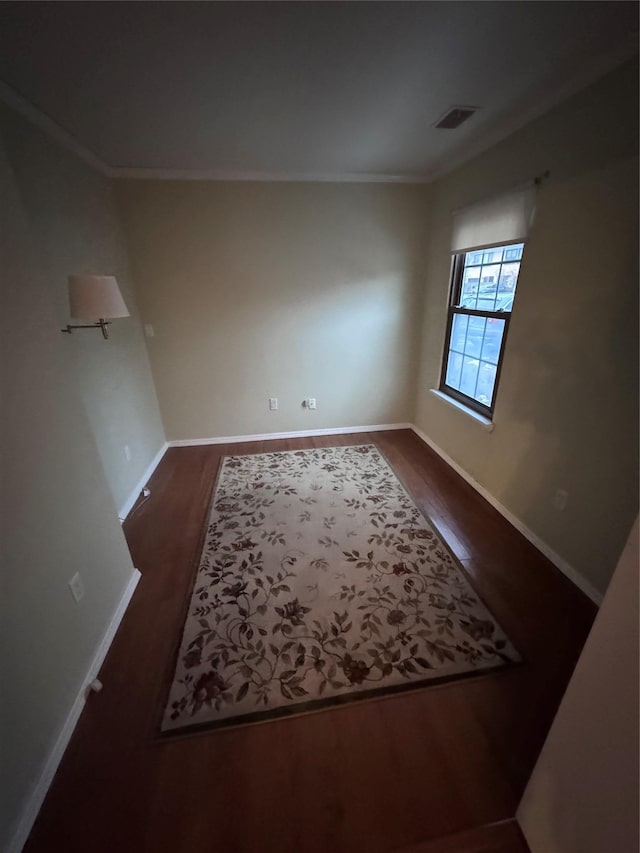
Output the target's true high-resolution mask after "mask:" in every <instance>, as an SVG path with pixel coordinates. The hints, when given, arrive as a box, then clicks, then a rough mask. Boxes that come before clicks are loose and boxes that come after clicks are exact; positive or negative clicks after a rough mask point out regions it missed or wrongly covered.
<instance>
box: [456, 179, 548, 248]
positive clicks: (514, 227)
mask: <svg viewBox="0 0 640 853" xmlns="http://www.w3.org/2000/svg"><path fill="white" fill-rule="evenodd" d="M535 204H536V187H535V185H532V186H529V187H526V188H524V189H519V190H515V191H513V192H509V193H505V194H504V195H501V196H496V197H495V198H492V199H489V200H488V201H479V202H477V203H476V204H472V205H470V206H469V207H464V208H462V209H461V210H457V211H456V212H455V213H454V214H453V233H452V237H451V251H452V252H453V253H454V254H458V253H459V252H470V251H472V250H473V249H483V248H487V247H489V246H503V245H506V244H507V243H524V241H525V240H526V239H527V234H528V233H529V228H530V226H531V223H532V222H533V214H534V211H535Z"/></svg>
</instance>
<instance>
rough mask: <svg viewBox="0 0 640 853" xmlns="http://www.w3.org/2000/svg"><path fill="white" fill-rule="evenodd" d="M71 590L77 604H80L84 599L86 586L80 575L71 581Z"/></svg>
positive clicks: (76, 575) (76, 574)
mask: <svg viewBox="0 0 640 853" xmlns="http://www.w3.org/2000/svg"><path fill="white" fill-rule="evenodd" d="M69 589H70V590H71V595H72V596H73V597H74V598H75V600H76V604H80V601H81V600H82V597H83V596H84V584H83V583H82V578H81V577H80V575H79V574H78V572H76V573H75V575H74V576H73V577H72V578H71V580H70V581H69Z"/></svg>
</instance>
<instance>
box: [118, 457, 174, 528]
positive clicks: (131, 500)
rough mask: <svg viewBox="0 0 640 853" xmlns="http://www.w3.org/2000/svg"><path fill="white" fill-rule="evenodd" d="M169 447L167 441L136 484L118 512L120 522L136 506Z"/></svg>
mask: <svg viewBox="0 0 640 853" xmlns="http://www.w3.org/2000/svg"><path fill="white" fill-rule="evenodd" d="M168 447H169V444H168V443H167V442H166V441H165V443H164V444H163V445H162V447H161V448H160V450H159V451H158V452H157V453H156V455H155V456H154V457H153V459H152V460H151V462H150V463H149V465H148V466H147V468H146V470H145V472H144V474H143V475H142V477H140V479H139V480H138V482H137V483H136V485H135V487H134V488H133V490H132V492H131V494H130V495H129V497H128V498H127V499H126V501H125V502H124V504H123V505H122V506H121V507H120V509H119V510H118V518H119V519H120V521H124V520H125V518H126V517H127V516H128V515H129V513H130V512H131V509H132V507H133V505H134V504H135V502H136V501H137V500H138V498H139V497H140V492H141V491H142V489H143V488H144V487H145V486H146V485H147V483H148V482H149V480H150V479H151V475H152V474H153V472H154V471H155V470H156V468H157V467H158V465H159V464H160V460H161V459H162V457H163V456H164V454H165V453H166V451H167V448H168Z"/></svg>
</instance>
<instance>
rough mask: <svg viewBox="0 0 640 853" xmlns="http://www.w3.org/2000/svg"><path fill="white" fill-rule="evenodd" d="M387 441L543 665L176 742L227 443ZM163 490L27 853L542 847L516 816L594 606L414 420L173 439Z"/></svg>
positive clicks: (257, 448) (259, 448) (513, 632)
mask: <svg viewBox="0 0 640 853" xmlns="http://www.w3.org/2000/svg"><path fill="white" fill-rule="evenodd" d="M368 442H373V443H375V444H377V445H378V446H379V447H380V448H381V449H382V450H383V451H384V453H385V454H386V456H387V458H388V459H389V460H390V462H391V463H392V464H393V466H394V468H395V470H396V472H397V474H398V476H399V477H400V478H401V480H403V482H404V483H405V485H406V486H407V487H408V489H409V490H410V491H411V493H412V494H413V496H414V498H415V499H416V501H417V502H418V504H419V505H420V506H421V507H422V509H423V510H424V511H425V513H426V514H427V515H428V516H429V517H430V518H431V519H432V520H433V522H434V523H435V524H436V526H437V527H438V528H439V529H440V531H441V533H442V534H443V535H444V537H445V538H446V539H447V541H448V542H449V544H450V546H451V548H452V549H453V551H454V552H455V553H456V555H457V556H458V558H459V559H460V560H461V562H462V564H463V566H464V567H465V569H466V571H467V572H468V573H469V575H470V577H471V579H472V581H473V583H474V584H475V586H476V588H477V590H478V592H479V593H480V594H481V595H482V597H483V598H484V600H485V601H486V603H487V604H488V606H489V607H490V609H491V610H492V612H493V613H494V615H495V616H496V617H497V618H498V620H499V621H500V622H501V624H502V625H503V627H504V628H505V630H506V631H507V633H508V634H509V636H510V637H511V639H512V640H513V642H514V643H515V644H516V646H517V647H518V649H519V650H520V652H521V653H522V654H523V656H524V657H525V658H526V662H525V663H524V664H523V665H522V666H518V667H514V668H510V669H507V670H503V671H501V672H497V673H495V674H488V675H480V676H476V677H472V678H468V679H462V680H459V681H455V682H450V683H448V684H444V685H434V686H431V687H427V688H425V689H420V690H414V691H411V692H407V693H404V694H400V695H395V696H392V697H387V698H382V699H377V700H372V701H365V702H356V703H352V704H350V705H346V706H343V707H338V708H333V709H331V710H326V711H322V712H319V713H314V714H308V715H306V716H300V717H294V718H289V719H282V720H276V721H271V722H268V723H263V724H261V725H255V726H247V727H243V728H236V729H232V730H218V731H212V732H210V733H200V734H197V735H192V736H189V737H183V738H180V739H174V740H170V741H165V742H159V741H158V740H157V739H156V725H157V720H158V713H159V709H160V706H161V705H162V702H163V698H164V695H163V689H164V685H165V683H166V679H167V677H168V673H169V675H170V674H171V671H172V667H173V664H174V657H173V656H174V653H175V649H176V642H177V639H178V638H179V635H180V633H181V630H182V620H183V613H184V605H185V599H186V597H187V596H188V595H189V594H190V583H191V580H192V572H193V568H194V560H195V559H196V557H197V551H198V545H199V542H200V537H201V531H202V527H203V524H204V521H205V513H206V510H207V506H208V501H209V497H210V492H211V489H212V485H213V482H214V478H215V473H216V470H217V466H218V463H219V460H220V457H221V456H223V455H225V454H241V453H256V452H263V451H267V450H268V451H276V450H290V449H297V448H304V447H319V446H335V445H342V444H359V443H368ZM150 486H151V497H150V499H149V500H148V501H147V502H146V503H145V504H144V505H143V506H142V507H140V508H139V509H138V511H136V512H135V513H134V514H133V515H132V516H131V517H130V519H129V520H127V521H126V522H125V525H124V529H125V533H126V536H127V539H128V542H129V546H130V548H131V553H132V556H133V561H134V564H135V565H136V566H137V567H138V568H139V569H140V571H141V572H142V580H141V582H140V584H139V585H138V588H137V590H136V592H135V595H134V597H133V599H132V602H131V604H130V606H129V609H128V610H127V613H126V614H125V617H124V620H123V622H122V624H121V626H120V629H119V631H118V633H117V636H116V638H115V640H114V642H113V645H112V647H111V650H110V652H109V655H108V657H107V660H106V661H105V664H104V666H103V668H102V671H101V675H100V678H101V679H102V681H103V683H104V690H103V691H102V693H100V694H95V695H93V696H91V698H90V700H89V702H88V704H87V706H86V708H85V710H84V712H83V714H82V717H81V719H80V721H79V724H78V726H77V728H76V731H75V733H74V735H73V738H72V740H71V743H70V745H69V747H68V749H67V752H66V754H65V756H64V759H63V761H62V764H61V766H60V768H59V771H58V773H57V775H56V778H55V780H54V783H53V785H52V786H51V789H50V791H49V795H48V796H47V799H46V801H45V803H44V806H43V808H42V810H41V813H40V816H39V818H38V820H37V822H36V825H35V827H34V829H33V832H32V834H31V837H30V840H29V842H28V844H27V847H26V850H27V851H28V853H45V851H47V853H49V851H58V850H60V851H65V853H74V851H82V853H86V851H91V853H129V851H136V853H139V852H140V851H145V853H147V851H148V853H165V851H167V853H168V851H171V853H178V852H179V853H204V851H207V853H271V852H272V851H273V853H276V851H277V853H364V851H368V853H391V851H405V853H411V851H415V853H420V851H425V853H427V852H428V851H432V850H433V851H436V853H439V851H446V853H463V851H464V853H471V851H489V850H495V851H500V853H521V851H523V850H526V845H524V842H523V841H522V839H521V837H520V836H519V833H518V832H517V828H514V827H515V824H514V823H513V822H508V823H506V824H505V823H503V824H500V823H499V822H501V821H505V820H507V819H509V818H512V817H513V815H514V814H515V809H516V806H517V804H518V801H519V798H520V796H521V794H522V791H523V789H524V786H525V784H526V781H527V778H528V776H529V773H530V771H531V769H532V767H533V764H534V762H535V759H536V757H537V755H538V752H539V750H540V747H541V746H542V743H543V741H544V738H545V735H546V732H547V730H548V727H549V725H550V723H551V720H552V718H553V715H554V713H555V710H556V708H557V705H558V703H559V701H560V698H561V696H562V693H563V690H564V688H565V685H566V683H567V681H568V679H569V677H570V674H571V672H572V670H573V667H574V664H575V662H576V660H577V657H578V655H579V653H580V650H581V648H582V645H583V643H584V640H585V638H586V635H587V633H588V630H589V628H590V625H591V622H592V620H593V617H594V615H595V608H594V606H593V605H592V604H591V602H589V601H588V599H586V597H585V596H584V595H583V594H582V593H581V592H579V591H578V589H576V588H575V587H574V586H573V585H572V584H571V583H570V582H569V581H567V580H566V578H565V577H564V576H563V575H562V574H560V572H559V571H558V570H557V569H556V568H555V567H554V566H552V565H551V563H550V562H549V561H548V560H547V559H545V558H544V557H543V556H542V555H541V554H540V553H539V552H538V551H536V549H535V548H534V547H533V546H532V545H530V544H529V543H528V542H527V541H526V540H525V539H524V538H523V537H522V536H521V535H520V534H519V533H518V532H517V531H516V530H514V529H513V528H512V527H511V526H510V525H509V524H508V523H507V522H506V521H505V520H504V518H502V517H501V516H500V515H499V514H498V513H497V512H496V511H495V510H494V509H493V508H492V507H491V506H490V505H489V504H488V503H486V501H484V500H483V498H481V497H480V496H479V495H478V494H477V493H476V492H475V491H474V490H473V489H472V488H471V487H470V486H469V485H468V484H467V483H465V482H464V481H463V480H462V479H461V478H460V477H459V476H458V475H457V474H456V473H455V472H454V471H452V470H451V469H450V468H449V467H448V466H447V465H446V464H445V463H444V462H442V460H440V458H439V457H438V456H437V455H435V454H434V453H433V452H432V451H431V450H430V449H429V448H428V447H426V445H425V444H423V443H422V442H421V441H420V439H418V438H417V437H416V436H415V435H414V434H413V433H412V432H410V431H408V430H399V431H394V432H378V433H367V434H358V435H344V436H327V437H326V438H325V437H322V438H308V439H296V440H278V441H269V442H254V443H250V444H249V443H246V444H233V445H214V446H205V447H191V448H173V449H170V450H169V451H168V452H167V454H166V455H165V457H164V459H163V461H162V463H161V464H160V466H159V467H158V469H157V471H156V473H155V474H154V476H153V478H152V480H151V483H150ZM496 823H498V828H497V829H496V828H495V827H494V828H492V827H490V826H488V825H489V824H496ZM485 826H486V829H485V830H482V831H481V832H480V830H478V828H479V827H485ZM501 827H502V828H501ZM470 830H475V831H473V832H470ZM479 832H480V834H479ZM482 833H484V835H482ZM492 833H493V834H495V839H498V840H496V841H495V844H493V846H491V844H492V843H493V842H492V840H491V839H492V838H493V835H492ZM456 834H460V835H459V838H458V840H457V841H456ZM448 836H452V838H451V839H447V838H446V837H448ZM465 837H466V840H465ZM483 838H484V839H485V840H484V841H483ZM435 839H441V840H440V842H438V844H436V843H435ZM443 839H444V840H443ZM487 839H488V840H487ZM495 839H494V840H495ZM485 842H486V843H485ZM452 845H453V846H452ZM499 845H501V846H499Z"/></svg>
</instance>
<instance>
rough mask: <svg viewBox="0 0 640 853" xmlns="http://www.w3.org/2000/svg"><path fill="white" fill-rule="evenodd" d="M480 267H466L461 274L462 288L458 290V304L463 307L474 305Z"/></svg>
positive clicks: (473, 306)
mask: <svg viewBox="0 0 640 853" xmlns="http://www.w3.org/2000/svg"><path fill="white" fill-rule="evenodd" d="M480 270H481V267H466V268H465V271H464V273H463V274H462V289H461V291H460V305H463V306H464V307H465V308H475V307H476V296H477V293H478V284H479V283H480Z"/></svg>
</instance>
